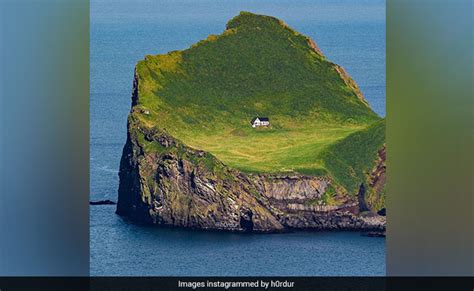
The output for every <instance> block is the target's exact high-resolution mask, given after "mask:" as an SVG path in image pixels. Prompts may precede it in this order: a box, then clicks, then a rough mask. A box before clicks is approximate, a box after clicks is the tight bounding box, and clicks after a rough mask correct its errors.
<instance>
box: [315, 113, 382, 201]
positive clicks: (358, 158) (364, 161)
mask: <svg viewBox="0 0 474 291" xmlns="http://www.w3.org/2000/svg"><path fill="white" fill-rule="evenodd" d="M384 143H385V120H381V121H379V122H376V123H375V124H373V125H371V126H369V127H368V128H366V129H364V130H360V131H357V132H355V133H353V134H351V135H349V136H348V137H346V138H345V139H343V140H341V141H339V142H336V143H334V144H333V145H331V146H329V147H328V148H326V149H325V150H324V151H322V152H321V154H320V156H321V160H322V162H323V163H324V166H325V168H326V169H327V170H328V171H329V173H330V174H331V175H332V176H333V177H334V178H335V179H336V182H338V183H339V184H340V185H341V186H343V187H344V188H345V189H346V190H347V191H348V192H350V193H356V192H357V191H358V188H359V186H360V183H362V182H365V181H366V178H367V175H368V174H369V173H370V171H371V170H372V169H373V167H374V166H375V159H376V157H377V152H378V150H380V149H381V148H382V146H383V144H384Z"/></svg>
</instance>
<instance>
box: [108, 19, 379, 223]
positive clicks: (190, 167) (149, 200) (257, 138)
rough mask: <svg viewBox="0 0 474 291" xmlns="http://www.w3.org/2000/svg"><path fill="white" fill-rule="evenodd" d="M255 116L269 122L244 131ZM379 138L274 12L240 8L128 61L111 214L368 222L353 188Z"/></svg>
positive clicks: (342, 76)
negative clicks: (127, 97) (218, 24)
mask: <svg viewBox="0 0 474 291" xmlns="http://www.w3.org/2000/svg"><path fill="white" fill-rule="evenodd" d="M257 116H260V117H262V116H265V117H268V118H269V119H270V124H271V126H269V127H257V128H253V127H252V126H251V124H250V121H251V120H252V118H254V117H257ZM384 142H385V135H384V121H383V120H382V119H381V118H380V117H378V116H377V115H376V114H375V113H374V112H373V111H372V110H371V108H370V107H369V105H368V103H367V102H366V101H365V99H364V97H363V95H362V93H361V92H360V90H359V88H358V87H357V84H356V83H355V82H354V80H352V79H351V78H350V77H349V76H348V75H347V73H346V72H345V71H344V69H343V68H341V67H340V66H338V65H336V64H334V63H332V62H330V61H329V60H328V59H327V58H326V57H325V56H324V55H323V54H322V52H321V51H320V50H319V48H318V47H317V45H316V44H315V43H314V42H313V41H312V40H311V39H309V38H308V37H306V36H303V35H301V34H299V33H298V32H296V31H294V30H293V29H291V28H290V27H288V26H287V25H286V24H285V23H284V22H282V21H281V20H278V19H276V18H273V17H269V16H262V15H256V14H252V13H249V12H242V13H240V14H239V15H238V16H236V17H234V18H233V19H232V20H230V21H229V22H228V23H227V27H226V29H225V31H224V32H223V33H222V34H220V35H211V36H209V37H208V38H207V39H206V40H203V41H200V42H198V43H197V44H195V45H193V46H191V47H190V48H188V49H186V50H183V51H173V52H170V53H168V54H165V55H154V56H151V55H149V56H146V57H145V59H144V60H142V61H140V62H139V63H138V64H137V66H136V69H135V78H134V90H133V95H132V110H131V112H130V115H129V119H128V135H127V144H126V145H125V147H124V151H123V155H122V161H121V166H120V188H119V203H118V208H117V212H118V213H119V214H122V215H126V216H132V217H133V216H136V215H138V214H137V213H140V214H139V215H138V216H137V217H135V218H136V219H138V220H147V221H152V222H153V223H159V224H171V225H176V226H186V227H198V228H211V229H214V228H217V229H232V230H242V229H247V230H248V227H244V226H243V225H242V221H240V222H239V221H238V219H237V220H235V219H236V218H235V217H241V219H244V218H245V219H244V220H248V219H250V221H251V222H252V229H254V226H255V228H256V229H257V228H258V229H259V231H270V230H281V229H285V228H287V227H298V228H301V227H306V228H328V227H336V228H337V227H341V228H349V229H350V228H353V227H357V225H359V226H360V225H369V226H367V227H368V228H370V227H373V225H372V226H370V225H371V224H370V223H369V224H367V223H366V222H361V221H360V220H358V219H359V218H358V217H356V216H353V215H355V213H356V212H357V209H356V208H357V207H356V204H354V203H356V202H355V196H356V194H357V192H358V188H359V186H360V184H361V183H367V182H368V178H367V176H368V175H369V174H370V172H371V171H372V169H373V168H374V167H375V166H376V160H377V151H378V150H379V149H380V148H382V147H383V145H384ZM282 189H283V190H282ZM370 193H375V192H374V191H372V192H370ZM371 195H372V194H371ZM371 197H372V198H371V199H372V200H374V201H379V200H378V199H377V198H374V197H375V196H374V195H372V196H371ZM228 200H229V201H230V202H229V201H228ZM224 201H225V203H224ZM377 203H378V202H377ZM382 206H383V203H378V204H377V207H378V208H381V207H382ZM315 207H316V208H315ZM318 207H319V208H318ZM320 207H322V208H320ZM324 207H326V208H324ZM354 207H355V208H354ZM315 209H316V212H315V214H314V213H313V214H311V215H310V216H308V217H306V216H304V215H303V216H302V215H296V216H295V217H293V214H291V215H290V213H293V212H294V211H300V210H302V211H305V213H306V212H307V211H310V212H311V213H312V212H314V211H315ZM348 210H350V213H349V214H347V213H346V212H344V211H348ZM235 211H237V212H235ZM318 211H323V212H326V211H334V213H336V214H337V215H339V216H337V215H336V217H338V218H337V219H336V221H337V222H334V221H332V219H333V217H329V218H328V217H326V218H324V219H323V218H319V219H323V220H321V221H319V220H317V219H316V220H315V218H314V217H313V216H312V215H317V216H318V215H319V214H318ZM340 211H343V212H340ZM354 211H355V212H354ZM248 213H250V214H248ZM285 213H287V214H288V215H289V216H285V215H284V214H285ZM341 213H342V214H341ZM211 214H212V215H213V217H212V219H210V218H209V217H208V216H209V215H211ZM252 215H253V218H252ZM308 215H309V214H308ZM341 215H342V216H343V217H345V218H344V219H342V220H341V221H339V218H340V216H341ZM344 215H349V216H348V217H349V218H348V217H346V216H344ZM257 216H258V218H256V217H257ZM242 217H244V218H242ZM318 217H320V216H318ZM326 219H329V221H326ZM348 220H350V221H352V222H351V223H354V224H351V223H349V225H345V223H346V222H347V221H348ZM228 221H233V222H232V223H231V225H232V226H227V222H228ZM256 221H259V223H260V225H258V226H257V225H254V223H256ZM223 223H224V224H223ZM245 223H246V222H244V225H245ZM315 223H316V224H315ZM339 223H342V224H343V225H339ZM247 226H248V225H247Z"/></svg>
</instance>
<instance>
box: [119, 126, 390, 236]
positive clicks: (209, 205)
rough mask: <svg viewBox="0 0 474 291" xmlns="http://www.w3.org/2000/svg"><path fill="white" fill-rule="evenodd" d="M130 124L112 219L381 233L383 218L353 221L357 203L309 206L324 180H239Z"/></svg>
mask: <svg viewBox="0 0 474 291" xmlns="http://www.w3.org/2000/svg"><path fill="white" fill-rule="evenodd" d="M134 122H135V121H134V120H133V118H130V119H129V124H128V134H127V142H126V145H125V147H124V150H123V155H122V160H121V163H120V172H119V177H120V186H119V197H118V205H117V214H119V215H122V216H125V217H128V218H130V219H131V220H134V221H137V222H141V223H149V224H157V225H168V226H176V227H186V228H195V229H212V230H228V231H238V232H278V231H284V230H287V229H318V230H323V229H352V230H354V229H361V230H381V229H384V228H385V218H384V217H381V216H373V217H364V216H360V215H358V208H357V202H356V201H347V202H346V203H344V204H343V205H340V206H327V207H325V206H314V205H309V204H308V202H309V201H314V200H315V199H319V198H320V197H321V195H323V194H324V192H325V191H326V189H327V187H328V185H330V183H331V180H330V179H329V178H327V177H309V176H302V175H292V176H285V175H266V174H265V175H263V174H262V175H255V174H254V175H248V174H244V173H241V172H239V171H237V170H235V169H230V168H228V167H226V166H225V165H224V164H222V163H221V162H220V161H218V160H217V159H215V158H214V157H213V156H212V155H210V154H209V153H206V152H203V151H198V150H193V149H190V148H188V147H186V146H185V145H183V144H182V143H180V142H179V141H177V140H175V139H173V138H172V137H171V136H169V135H168V134H166V133H165V132H163V131H159V130H146V129H143V128H140V127H139V126H137V125H136V124H135V123H134ZM150 148H153V149H152V150H150Z"/></svg>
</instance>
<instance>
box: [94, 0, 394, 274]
mask: <svg viewBox="0 0 474 291" xmlns="http://www.w3.org/2000/svg"><path fill="white" fill-rule="evenodd" d="M216 3H218V4H216ZM296 3H297V4H296ZM241 10H245V11H250V12H255V13H260V14H267V15H272V16H275V17H278V18H280V19H282V20H284V21H285V22H286V23H288V24H289V25H290V26H291V27H293V28H294V29H296V30H297V31H299V32H301V33H303V34H305V35H308V36H310V37H311V38H312V39H313V40H314V41H315V42H316V43H317V45H318V46H319V48H320V49H321V50H322V51H323V53H324V54H325V55H326V56H327V57H328V59H329V60H331V61H333V62H335V63H337V64H339V65H341V66H342V67H344V69H345V70H346V71H347V72H348V73H349V75H351V77H353V79H354V80H355V81H356V82H357V83H358V85H359V87H360V88H361V91H362V93H363V94H364V95H365V97H366V99H367V100H368V102H369V103H370V105H371V107H372V108H373V109H374V110H375V111H376V112H377V113H378V114H379V115H381V116H385V2H384V1H351V0H347V1H340V0H336V1H333V0H328V1H312V0H311V1H310V0H303V1H298V2H294V1H291V0H279V1H233V0H230V1H219V2H216V1H213V0H203V1H192V0H178V1H151V0H136V1H132V0H124V1H113V0H91V20H90V21H91V33H90V39H91V50H90V58H91V59H90V70H91V71H90V73H91V88H90V89H91V100H90V122H91V124H90V153H91V158H90V171H91V180H90V192H91V198H90V200H94V201H95V200H105V199H110V200H113V201H116V200H117V189H118V175H117V172H118V168H119V161H120V156H121V153H122V148H123V145H124V143H125V139H126V119H127V114H128V111H129V109H130V104H131V99H130V98H131V90H132V80H133V69H134V66H135V64H136V62H137V61H138V60H140V59H142V58H143V57H144V56H145V55H146V54H159V53H166V52H168V51H171V50H180V49H183V48H187V47H189V46H190V45H191V44H193V43H195V42H197V41H199V40H201V39H204V38H206V37H207V35H209V34H219V33H221V32H222V31H223V30H224V28H225V24H226V22H227V21H228V20H229V19H231V18H232V17H233V16H235V15H237V14H238V13H239V12H240V11H241ZM114 210H115V206H114V205H105V206H91V212H90V219H91V225H90V248H91V258H90V259H91V275H104V276H105V275H294V276H296V275H356V276H358V275H384V274H385V239H383V238H370V237H362V236H361V235H360V234H359V233H351V232H322V233H315V232H296V233H288V234H272V235H249V234H230V233H215V232H196V231H186V230H178V229H161V228H156V227H144V226H138V225H134V224H131V223H128V222H126V221H124V220H122V219H121V218H120V217H118V216H117V215H115V214H114Z"/></svg>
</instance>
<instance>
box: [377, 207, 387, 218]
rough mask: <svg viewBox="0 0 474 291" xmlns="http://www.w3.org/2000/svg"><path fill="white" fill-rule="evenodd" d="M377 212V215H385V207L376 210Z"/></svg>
mask: <svg viewBox="0 0 474 291" xmlns="http://www.w3.org/2000/svg"><path fill="white" fill-rule="evenodd" d="M377 214H378V215H381V216H386V215H387V213H386V210H385V208H382V209H380V210H379V211H378V212H377Z"/></svg>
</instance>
